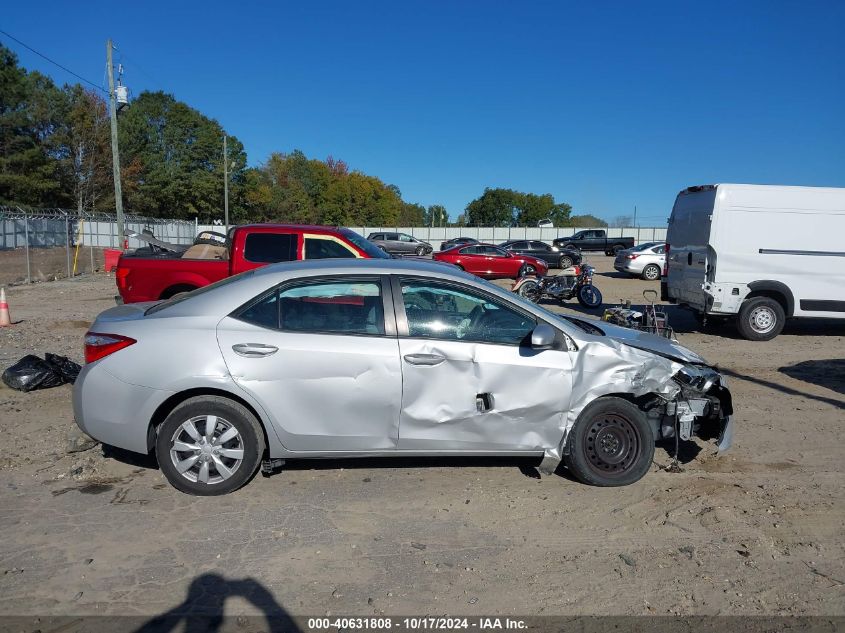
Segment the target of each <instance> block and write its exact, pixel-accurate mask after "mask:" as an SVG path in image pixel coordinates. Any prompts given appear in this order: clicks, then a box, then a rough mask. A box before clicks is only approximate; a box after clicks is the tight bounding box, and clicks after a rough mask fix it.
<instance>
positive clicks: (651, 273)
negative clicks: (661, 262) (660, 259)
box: [640, 264, 661, 281]
mask: <svg viewBox="0 0 845 633" xmlns="http://www.w3.org/2000/svg"><path fill="white" fill-rule="evenodd" d="M660 272H661V271H660V266H658V265H657V264H649V265H648V266H646V267H645V268H643V272H642V274H641V275H640V276H641V277H642V278H643V279H645V280H646V281H657V280H658V279H660Z"/></svg>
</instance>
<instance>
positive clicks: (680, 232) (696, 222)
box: [666, 185, 716, 312]
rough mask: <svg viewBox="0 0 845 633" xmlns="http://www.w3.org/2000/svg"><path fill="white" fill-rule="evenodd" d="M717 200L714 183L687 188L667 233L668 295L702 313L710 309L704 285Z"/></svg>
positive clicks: (673, 210) (673, 213) (682, 194)
mask: <svg viewBox="0 0 845 633" xmlns="http://www.w3.org/2000/svg"><path fill="white" fill-rule="evenodd" d="M715 203H716V186H715V185H705V186H703V187H690V188H688V189H685V190H684V191H682V192H681V193H679V194H678V197H677V198H676V199H675V206H674V207H673V208H672V215H671V216H670V218H669V230H668V231H667V234H666V242H667V243H668V244H669V255H668V260H667V266H668V277H667V289H668V293H669V298H670V299H672V300H674V301H676V302H678V303H685V304H688V305H689V306H690V307H692V308H695V309H696V310H700V311H702V312H703V311H705V310H706V309H707V294H706V293H705V292H704V290H703V289H702V285H703V284H704V282H705V281H706V279H707V266H708V245H709V243H710V226H711V223H712V219H713V209H714V206H715Z"/></svg>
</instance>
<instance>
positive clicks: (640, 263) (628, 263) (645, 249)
mask: <svg viewBox="0 0 845 633" xmlns="http://www.w3.org/2000/svg"><path fill="white" fill-rule="evenodd" d="M665 264H666V243H665V242H646V243H644V244H640V245H639V246H635V247H634V248H628V249H625V250H624V251H619V253H618V254H617V255H616V259H615V260H614V262H613V267H614V268H615V269H616V270H618V271H619V272H622V273H628V274H629V275H634V276H637V277H642V278H643V279H647V280H648V281H656V280H658V279H660V277H661V276H662V275H663V266H664V265H665Z"/></svg>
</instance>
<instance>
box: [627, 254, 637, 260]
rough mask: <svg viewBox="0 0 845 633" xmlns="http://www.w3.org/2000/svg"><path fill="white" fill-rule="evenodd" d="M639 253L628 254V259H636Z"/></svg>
mask: <svg viewBox="0 0 845 633" xmlns="http://www.w3.org/2000/svg"><path fill="white" fill-rule="evenodd" d="M637 257H639V255H628V259H637Z"/></svg>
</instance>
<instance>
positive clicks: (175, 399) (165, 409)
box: [147, 387, 270, 451]
mask: <svg viewBox="0 0 845 633" xmlns="http://www.w3.org/2000/svg"><path fill="white" fill-rule="evenodd" d="M196 396H220V397H222V398H228V399H229V400H232V401H234V402H237V403H238V404H241V405H243V406H245V407H246V408H247V409H249V412H250V413H252V415H254V416H255V419H256V420H258V424H259V426H261V430H262V431H263V433H264V446H267V447H269V446H270V444H269V438H268V437H267V428H266V427H265V425H264V420H263V419H262V418H261V416H260V415H258V411H256V410H255V407H253V406H252V405H251V404H250V403H249V402H247V401H246V400H244V399H243V398H240V397H238V396H236V395H235V394H233V393H230V392H228V391H223V390H222V389H211V388H206V387H202V388H198V389H188V390H187V391H180V392H179V393H176V394H173V395H172V396H170V397H169V398H168V399H167V400H165V401H164V402H162V403H161V404H160V405H159V406H158V409H156V410H155V413H153V417H152V418H151V419H150V425H149V427H148V428H147V451H151V450H152V449H153V448H154V446H155V431H156V429H157V428H158V426H159V425H160V424H161V423H162V422H164V420H165V419H166V418H167V416H168V415H170V412H171V411H173V409H175V408H176V407H178V406H179V405H180V404H182V403H183V402H185V400H188V399H189V398H194V397H196Z"/></svg>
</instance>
